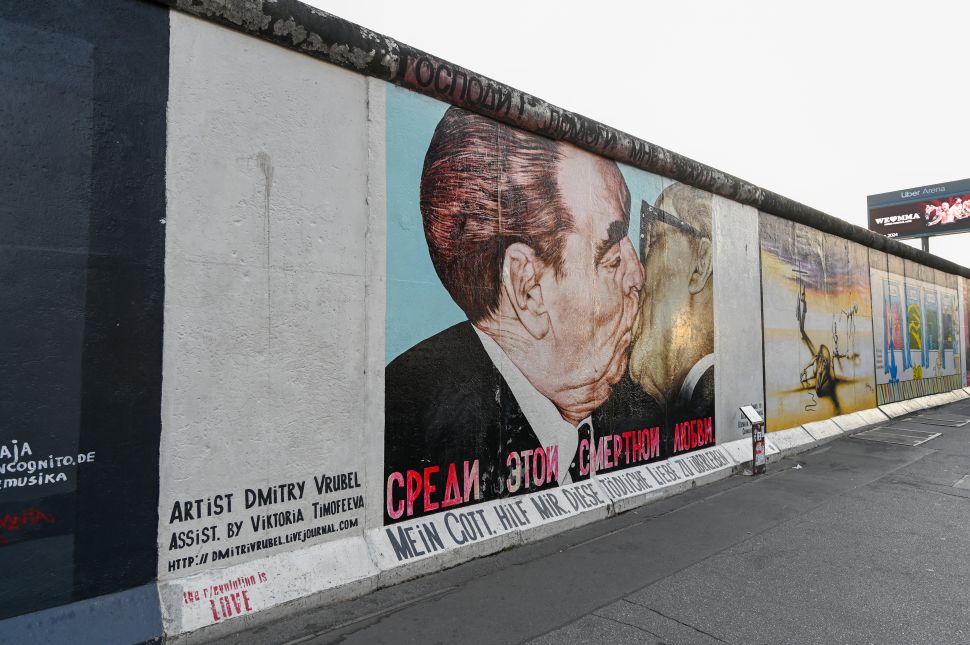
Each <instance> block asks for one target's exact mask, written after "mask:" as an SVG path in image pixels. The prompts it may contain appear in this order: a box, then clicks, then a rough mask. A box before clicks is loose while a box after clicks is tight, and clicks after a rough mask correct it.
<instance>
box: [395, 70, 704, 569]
mask: <svg viewBox="0 0 970 645" xmlns="http://www.w3.org/2000/svg"><path fill="white" fill-rule="evenodd" d="M387 96H388V98H387V115H388V116H387V203H388V213H387V231H388V232H387V263H388V266H387V273H388V281H387V313H386V323H385V325H386V361H387V368H386V384H385V438H384V453H385V457H384V461H385V490H384V492H385V509H384V512H385V522H386V523H387V524H392V523H396V522H403V521H405V520H409V519H412V518H416V517H419V516H422V515H429V514H436V513H437V514H443V515H444V521H443V524H442V525H441V526H442V528H441V529H440V531H437V530H435V529H434V526H435V524H434V523H433V522H432V523H429V524H426V525H422V527H421V528H420V530H421V531H422V533H421V534H422V535H423V536H424V541H423V543H422V542H417V543H415V542H413V541H412V542H410V543H408V541H407V536H406V535H405V534H404V533H400V534H397V535H396V537H395V534H393V533H392V532H391V531H390V530H388V534H389V535H391V536H392V537H391V540H392V542H393V543H394V545H395V552H396V553H397V554H398V559H401V558H403V557H408V555H410V554H413V553H414V552H415V549H412V548H411V547H412V546H414V544H417V545H418V546H417V547H416V550H417V551H420V550H421V547H422V545H423V547H424V548H425V549H426V548H428V547H429V545H430V546H431V548H434V547H435V545H436V544H439V540H438V537H439V533H440V535H443V536H444V538H442V539H444V540H445V541H447V540H448V539H451V540H452V541H453V542H455V543H457V544H460V543H462V542H463V541H464V540H467V539H471V538H469V537H468V536H469V535H476V536H477V535H484V536H488V535H493V534H494V532H496V531H501V530H506V529H508V528H509V527H510V526H517V525H516V524H515V521H516V520H514V519H510V517H513V518H514V517H518V518H519V520H518V521H524V522H526V523H527V522H528V521H529V520H528V518H529V514H528V513H525V512H522V511H521V509H522V508H523V507H521V506H520V507H518V509H519V510H512V511H511V513H512V514H511V515H509V511H507V510H501V509H502V508H503V507H502V506H495V507H494V509H495V510H494V513H493V512H492V508H488V509H486V510H487V511H488V512H487V514H482V511H480V510H479V511H477V512H476V511H470V512H464V513H462V511H463V510H464V509H461V508H460V507H464V506H469V505H474V504H478V503H483V502H490V501H491V502H495V501H496V500H498V501H501V500H503V499H505V498H508V497H512V496H519V495H522V494H526V493H538V492H545V493H551V494H552V496H551V497H546V498H545V499H546V500H547V502H548V503H547V502H542V503H538V502H536V500H530V501H533V502H534V503H535V504H536V505H532V504H530V505H528V506H526V507H524V508H525V509H526V510H528V511H530V512H531V513H532V514H533V515H537V516H538V517H541V518H547V517H549V514H550V513H552V514H558V511H559V510H562V511H563V512H564V513H566V514H568V513H572V512H575V511H577V510H582V508H584V507H586V506H587V505H597V504H602V503H603V500H602V499H600V498H599V497H598V496H597V493H596V490H597V489H596V488H594V487H590V484H589V480H590V477H591V476H592V475H594V474H596V473H604V472H608V471H612V470H621V469H626V468H631V467H634V466H640V465H643V464H648V463H652V462H656V461H658V460H662V459H666V458H669V457H672V456H676V455H679V454H681V453H688V452H693V451H698V450H700V449H703V448H707V447H709V446H712V445H713V444H714V443H715V429H714V424H713V413H714V354H713V352H714V347H713V345H714V334H713V285H714V276H713V247H712V241H711V230H712V196H711V195H710V194H709V193H705V192H702V191H699V190H696V189H693V188H690V187H688V186H685V185H683V184H679V183H673V182H669V181H666V180H663V179H661V178H659V177H657V176H654V175H650V174H648V173H645V172H642V171H640V170H636V169H633V168H629V167H624V166H619V165H617V164H616V163H614V162H612V161H609V160H606V159H603V158H600V157H596V156H594V155H591V154H589V153H587V152H585V151H581V150H579V149H578V148H575V147H572V146H569V145H565V144H561V143H558V142H555V141H552V140H549V139H545V138H543V137H541V136H538V135H535V134H530V133H526V132H523V131H519V130H515V129H513V128H510V127H508V126H506V125H503V124H499V123H497V122H495V121H491V120H489V119H486V118H484V117H481V116H478V115H475V114H472V113H470V112H466V111H463V110H461V109H458V108H448V106H446V105H444V104H441V103H438V102H436V101H433V100H430V99H427V98H425V97H422V96H419V95H416V94H412V93H410V92H407V91H405V90H400V89H397V88H390V89H388V93H387ZM647 487H649V485H647ZM537 499H538V498H537ZM512 508H513V509H514V508H515V507H512ZM456 509H457V512H456ZM550 509H551V510H550ZM520 512H521V516H520V515H519V513H520ZM438 517H440V515H439V516H438ZM428 527H430V528H428ZM429 531H430V532H429ZM456 532H457V533H456ZM456 535H457V536H458V537H457V538H456V537H455V536H456ZM402 545H403V546H402Z"/></svg>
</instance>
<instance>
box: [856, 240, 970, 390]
mask: <svg viewBox="0 0 970 645" xmlns="http://www.w3.org/2000/svg"><path fill="white" fill-rule="evenodd" d="M870 260H871V267H870V272H871V283H872V306H873V332H874V335H875V339H874V340H875V343H874V345H875V358H876V383H877V386H876V390H877V396H878V402H879V404H880V405H882V404H884V403H893V402H895V401H903V400H906V399H912V398H915V397H918V396H926V395H929V394H938V393H940V392H947V391H949V390H953V389H956V388H958V387H960V385H961V381H962V378H963V375H962V374H961V368H962V366H963V364H964V363H963V362H964V361H965V357H964V354H965V351H964V350H963V347H962V345H963V343H962V339H961V334H960V313H959V312H960V304H959V303H960V300H959V293H958V290H957V283H956V279H955V278H956V276H950V275H947V274H945V273H942V272H939V271H934V270H932V269H927V268H926V267H923V266H920V265H917V264H913V263H910V262H908V261H907V262H903V261H902V260H900V259H899V258H895V257H892V256H887V255H886V254H884V253H880V252H878V251H870ZM901 269H902V270H901Z"/></svg>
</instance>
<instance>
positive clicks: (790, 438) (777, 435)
mask: <svg viewBox="0 0 970 645" xmlns="http://www.w3.org/2000/svg"><path fill="white" fill-rule="evenodd" d="M768 439H769V440H770V441H771V443H772V444H773V445H774V446H775V448H777V449H778V454H779V455H780V456H783V457H786V456H788V455H791V454H793V453H795V452H800V451H802V450H807V449H808V448H809V447H810V446H811V444H813V443H815V437H813V436H812V435H810V434H809V433H808V432H807V431H806V430H805V428H803V427H801V426H798V427H797V428H789V429H787V430H778V431H776V432H771V433H769V434H768Z"/></svg>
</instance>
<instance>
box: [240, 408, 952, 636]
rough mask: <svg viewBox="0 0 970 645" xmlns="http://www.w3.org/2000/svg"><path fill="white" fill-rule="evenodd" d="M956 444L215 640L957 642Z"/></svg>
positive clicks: (703, 505)
mask: <svg viewBox="0 0 970 645" xmlns="http://www.w3.org/2000/svg"><path fill="white" fill-rule="evenodd" d="M941 411H946V412H947V413H951V414H963V415H966V416H968V417H970V404H968V403H966V402H958V403H955V404H950V405H948V406H946V407H944V408H941ZM966 432H967V431H966V430H962V429H959V428H952V429H951V428H945V429H943V436H941V437H939V438H937V439H935V440H933V441H932V442H930V443H928V444H925V445H924V446H921V447H918V448H911V447H906V446H895V445H888V444H877V443H874V442H867V441H861V440H858V439H853V438H852V437H851V436H843V437H841V438H839V439H837V440H836V441H834V442H832V443H830V444H828V445H826V446H823V447H821V448H817V449H815V450H812V451H810V452H808V453H806V454H804V455H802V456H800V457H799V458H798V460H797V461H795V460H791V459H786V460H783V461H781V462H779V463H777V464H775V465H774V466H773V467H772V469H771V470H770V472H769V474H768V475H767V476H765V477H761V478H757V479H752V478H749V477H733V478H731V479H728V480H723V481H720V482H717V483H715V484H712V485H710V486H706V487H704V488H700V489H696V490H693V491H690V492H688V493H686V494H684V495H681V496H678V497H675V498H670V499H667V500H664V501H662V502H660V503H657V504H653V505H650V506H647V507H644V508H641V509H640V510H638V511H635V512H631V513H627V514H624V515H620V516H617V517H614V518H611V519H609V520H607V521H604V522H599V523H596V524H594V525H590V526H586V527H583V528H580V529H577V530H574V531H570V532H568V533H565V534H561V535H558V536H556V537H554V538H551V539H549V540H546V541H543V542H540V543H537V544H532V545H528V546H525V547H522V548H519V549H516V550H514V551H509V552H505V553H502V554H498V555H495V556H491V557H488V558H484V559H481V560H477V561H475V562H472V563H468V564H466V565H462V566H460V567H457V568H455V569H452V570H449V571H446V572H442V573H439V574H435V575H432V576H428V577H426V578H422V579H420V580H416V581H413V582H410V583H407V584H404V585H399V586H396V587H392V588H388V589H384V590H381V591H378V592H376V593H374V594H371V595H369V596H366V597H364V598H361V599H358V600H356V601H353V602H349V603H343V604H339V605H334V606H331V607H328V608H324V609H321V610H318V611H316V612H312V613H308V614H305V615H301V616H298V617H293V618H291V619H290V620H288V621H284V622H281V623H278V624H275V625H268V626H265V627H261V628H259V629H257V630H254V631H252V632H249V633H246V634H242V635H239V636H237V637H236V638H235V639H233V640H227V641H224V642H227V643H230V642H240V643H241V642H255V641H261V642H268V641H272V642H288V641H290V640H293V639H301V641H300V642H306V643H331V642H342V643H391V642H393V643H408V642H414V643H419V642H436V641H438V642H457V641H460V640H465V641H467V642H472V641H474V642H481V643H513V642H522V641H526V640H530V639H534V641H533V642H536V643H553V642H564V641H565V642H578V643H593V642H606V641H609V642H617V643H659V642H664V643H708V642H728V643H743V642H772V643H803V642H853V643H854V642H880V643H889V642H936V643H963V642H966V641H967V640H968V638H970V598H968V596H967V594H966V590H965V580H966V579H967V576H970V561H968V560H967V559H966V558H965V557H964V554H965V553H966V550H967V549H968V548H970V536H968V535H967V533H966V530H965V527H966V526H967V524H968V522H970V504H968V503H967V502H968V501H970V491H968V490H966V489H961V488H958V487H956V488H955V487H954V484H955V482H957V481H959V480H961V478H963V477H964V476H965V475H966V474H967V468H968V467H967V464H968V463H970V442H968V435H967V434H966ZM775 434H777V433H775ZM796 466H800V468H796ZM496 616H501V617H502V618H501V620H496V618H495V617H496Z"/></svg>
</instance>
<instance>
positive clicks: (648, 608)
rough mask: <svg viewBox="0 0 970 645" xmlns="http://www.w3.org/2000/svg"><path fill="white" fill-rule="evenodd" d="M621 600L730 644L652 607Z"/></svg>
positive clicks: (719, 641) (624, 599)
mask: <svg viewBox="0 0 970 645" xmlns="http://www.w3.org/2000/svg"><path fill="white" fill-rule="evenodd" d="M621 600H623V602H627V603H630V604H631V605H636V606H637V607H642V608H643V609H646V610H648V611H652V612H653V613H655V614H657V615H658V616H661V617H663V618H666V619H667V620H672V621H673V622H675V623H677V624H678V625H683V626H684V627H687V628H689V629H692V630H694V631H695V632H698V633H700V634H704V635H705V636H707V637H709V638H713V639H714V640H716V641H717V642H718V643H727V645H731V643H730V642H728V641H726V640H724V639H723V638H718V637H717V636H715V635H714V634H712V633H710V632H707V631H704V630H703V629H701V628H700V627H697V626H695V625H691V624H690V623H685V622H684V621H682V620H678V619H677V618H674V617H673V616H668V615H667V614H665V613H663V612H662V611H657V610H656V609H654V608H653V607H650V606H649V605H645V604H643V603H641V602H636V601H634V600H630V599H629V598H621Z"/></svg>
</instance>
